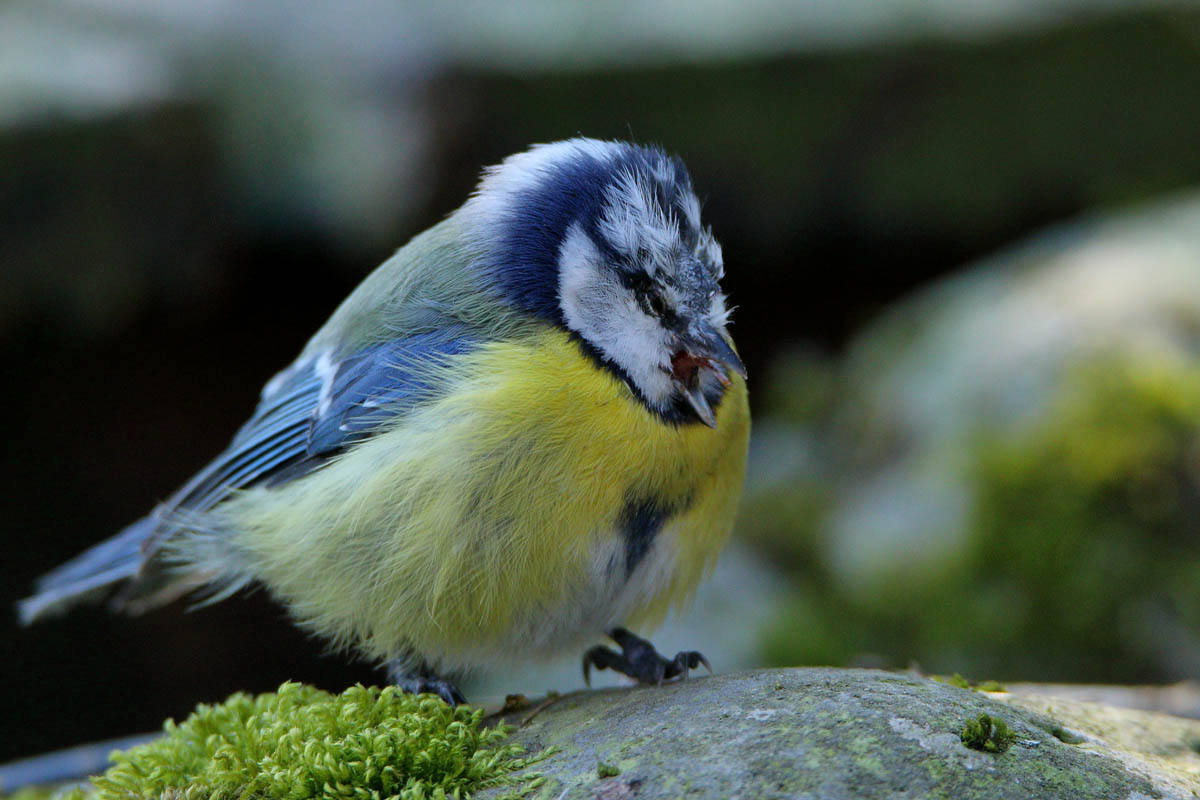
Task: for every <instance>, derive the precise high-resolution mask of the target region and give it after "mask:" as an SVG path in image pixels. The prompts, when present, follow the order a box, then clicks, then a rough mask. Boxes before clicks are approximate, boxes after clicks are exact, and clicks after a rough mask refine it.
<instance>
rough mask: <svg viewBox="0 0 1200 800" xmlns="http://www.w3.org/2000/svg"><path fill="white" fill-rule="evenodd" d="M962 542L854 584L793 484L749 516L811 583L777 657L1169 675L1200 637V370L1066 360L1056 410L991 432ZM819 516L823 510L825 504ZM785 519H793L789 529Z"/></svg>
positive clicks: (980, 672) (805, 492) (777, 639)
mask: <svg viewBox="0 0 1200 800" xmlns="http://www.w3.org/2000/svg"><path fill="white" fill-rule="evenodd" d="M974 441H975V444H974V446H973V448H972V451H971V452H970V453H969V454H968V455H969V463H970V465H971V466H970V471H969V475H970V480H971V484H972V487H971V489H972V491H971V494H972V498H973V499H972V501H971V510H970V513H969V515H968V517H967V525H968V528H969V529H968V530H967V531H966V532H965V533H966V535H965V537H964V539H963V541H964V542H965V544H964V546H963V547H961V548H960V549H959V550H958V551H957V552H955V553H951V554H947V555H948V557H947V558H945V559H941V560H938V561H937V562H936V563H938V564H939V565H941V566H940V567H938V568H937V571H936V572H934V573H933V574H930V573H929V572H918V573H914V574H912V575H890V576H887V577H882V578H880V579H879V580H878V581H877V582H876V583H875V584H874V585H873V586H871V587H869V589H868V590H866V591H864V590H863V589H861V588H857V589H856V590H855V591H853V592H851V591H849V590H847V589H846V588H845V587H843V586H841V585H839V583H838V582H837V581H835V580H833V579H832V578H831V576H830V572H829V570H828V569H826V568H824V566H823V564H822V551H821V547H820V538H819V537H818V536H816V535H815V534H814V530H815V529H816V528H817V526H818V524H819V522H815V521H814V519H813V518H811V517H809V518H802V517H795V516H789V515H791V514H799V513H803V512H804V509H806V508H807V509H810V510H811V509H813V508H814V507H815V505H814V503H813V502H812V499H811V498H812V497H813V496H814V494H815V490H814V488H812V487H809V486H803V485H802V486H799V487H797V488H796V490H795V491H794V493H793V494H794V499H793V500H792V501H791V503H790V505H789V503H788V502H787V501H786V500H785V499H784V498H782V497H781V496H780V495H781V494H782V493H770V494H768V495H767V496H766V497H764V498H760V499H759V500H758V501H756V502H753V503H752V505H751V508H750V510H749V512H748V513H749V515H750V518H751V519H752V520H753V523H752V524H753V525H754V526H755V527H758V526H762V525H763V524H764V520H770V522H767V523H766V528H767V530H768V531H770V542H771V543H772V545H773V546H774V547H781V546H782V543H783V542H786V541H788V536H790V537H791V543H792V544H791V547H790V550H789V553H790V558H788V559H786V560H785V562H784V563H787V564H788V565H789V566H790V567H791V569H792V570H793V572H794V574H795V575H796V577H797V580H798V586H799V587H800V588H799V589H798V591H797V593H796V596H795V599H794V601H793V602H792V604H791V605H790V606H789V607H788V608H787V609H786V610H784V611H783V612H782V613H781V614H780V617H779V619H778V620H777V621H776V623H775V624H774V625H773V626H772V627H771V629H770V630H769V632H768V634H767V639H766V650H767V653H768V658H769V660H770V661H771V662H773V663H780V664H791V663H810V664H812V663H819V664H843V663H848V662H853V661H867V662H868V663H881V664H884V665H892V666H896V665H903V664H904V663H906V662H908V661H912V660H915V661H916V662H918V663H919V664H920V665H921V666H923V667H926V668H932V669H937V670H947V671H948V670H951V669H953V670H957V671H960V672H963V673H964V674H967V675H971V676H975V677H979V676H984V675H986V676H993V675H995V676H998V677H1004V678H1026V679H1037V680H1107V681H1138V680H1162V679H1164V678H1165V677H1169V675H1165V674H1164V663H1169V662H1170V655H1169V653H1168V654H1167V656H1166V658H1165V659H1164V654H1163V652H1162V651H1163V649H1164V648H1165V649H1167V650H1169V649H1170V648H1172V647H1176V646H1178V647H1181V648H1185V647H1187V646H1188V644H1187V643H1188V641H1189V640H1188V638H1187V634H1186V631H1188V630H1192V631H1194V630H1197V629H1200V596H1198V595H1197V593H1196V591H1195V587H1196V586H1198V585H1200V529H1198V528H1197V524H1196V519H1197V513H1198V511H1200V367H1196V366H1194V365H1192V364H1188V363H1185V362H1183V361H1180V360H1173V361H1171V360H1166V359H1163V358H1161V357H1160V358H1147V357H1145V356H1139V355H1134V354H1108V355H1104V356H1098V357H1094V358H1089V359H1087V360H1086V361H1083V362H1081V363H1079V364H1077V365H1075V366H1073V367H1071V368H1069V370H1068V371H1067V373H1066V374H1065V375H1064V378H1063V380H1062V382H1061V384H1060V386H1059V388H1058V390H1057V393H1056V395H1055V396H1054V397H1053V399H1052V400H1051V402H1050V403H1049V404H1048V407H1047V408H1046V409H1045V413H1044V414H1042V415H1041V416H1040V417H1039V418H1038V419H1037V420H1036V421H1035V422H1032V423H1029V424H1027V425H1024V426H1021V427H1020V428H1017V429H1015V430H1011V431H1005V432H998V431H990V430H987V429H981V430H979V431H978V432H977V435H976V436H975V437H974ZM818 516H819V514H818ZM789 526H790V527H789Z"/></svg>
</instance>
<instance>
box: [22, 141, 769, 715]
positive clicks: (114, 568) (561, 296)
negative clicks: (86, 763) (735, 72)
mask: <svg viewBox="0 0 1200 800" xmlns="http://www.w3.org/2000/svg"><path fill="white" fill-rule="evenodd" d="M723 273H724V268H723V265H722V257H721V249H720V246H719V245H718V244H717V242H716V241H715V240H714V238H713V235H712V232H711V230H710V229H709V228H708V227H706V226H704V225H703V224H702V222H701V217H700V203H699V202H698V201H697V198H696V194H695V192H694V191H693V189H692V184H691V178H690V177H689V175H688V173H687V171H686V168H685V167H684V165H683V163H682V162H681V161H680V160H679V159H678V158H675V157H671V156H668V155H666V154H665V153H663V152H662V151H661V150H659V149H656V148H648V147H642V146H638V145H633V144H628V143H624V142H609V141H597V140H593V139H584V138H577V139H572V140H569V141H563V142H557V143H554V144H545V145H538V146H535V147H533V148H531V149H530V150H528V151H527V152H524V153H520V154H517V155H514V156H512V157H510V158H508V159H507V160H505V161H504V162H503V163H501V164H500V165H498V166H496V167H492V168H490V169H487V170H485V171H484V173H483V176H482V178H481V180H480V182H479V184H478V186H477V188H476V190H475V192H474V193H473V194H472V195H471V197H470V198H469V199H468V200H467V202H466V203H465V204H464V205H463V206H462V207H461V208H459V209H458V210H457V211H455V212H454V213H452V214H451V215H449V216H448V217H447V218H446V219H445V220H444V221H442V222H440V223H439V224H437V225H435V226H434V227H432V228H430V229H429V230H427V231H425V232H424V233H421V234H420V235H418V236H416V237H415V238H414V239H413V240H412V241H410V242H409V243H408V244H407V245H405V246H404V247H403V248H401V249H400V250H399V251H398V252H396V254H395V255H393V256H392V257H391V258H389V259H388V260H387V261H385V262H384V263H383V264H382V265H381V266H380V267H379V268H378V269H376V270H375V271H374V272H373V273H372V274H371V275H369V276H368V277H367V278H366V279H365V280H364V281H363V282H362V284H361V285H359V286H358V287H357V288H356V289H355V290H354V291H353V292H352V293H351V294H350V296H349V297H348V298H346V300H345V301H344V302H343V303H342V304H341V305H340V306H339V307H338V308H337V310H336V311H335V312H334V313H333V316H332V317H330V319H329V321H328V322H326V324H325V325H324V327H322V328H321V329H320V330H319V331H317V333H316V335H315V336H313V337H312V339H311V340H310V341H309V342H308V344H307V345H306V346H305V347H304V349H303V351H302V352H301V353H300V355H299V357H298V358H297V359H296V360H295V361H294V362H293V363H292V364H291V365H290V366H288V367H286V368H285V369H284V370H283V371H282V372H280V373H279V374H277V375H275V377H273V378H272V379H271V380H270V381H269V382H268V383H267V384H266V386H265V387H264V389H263V390H262V394H261V398H260V400H259V403H258V407H257V408H256V409H255V411H254V414H253V415H252V416H251V417H250V419H249V421H248V422H246V423H245V425H243V426H242V428H241V429H240V430H239V431H238V432H237V434H236V435H235V436H234V437H233V441H232V442H231V443H230V445H229V447H228V448H226V449H225V451H224V452H222V453H221V454H220V455H218V456H217V457H216V459H215V460H214V461H212V463H210V464H209V465H208V466H206V467H205V468H204V469H202V470H201V471H200V472H199V473H198V474H197V475H196V476H195V477H193V478H192V479H191V480H189V481H188V482H187V483H186V484H185V485H184V486H183V487H182V488H180V489H179V490H178V491H177V492H176V493H175V494H174V495H173V496H171V497H170V498H169V499H168V500H167V501H166V502H164V503H162V504H161V505H159V506H158V507H157V508H155V509H154V511H153V512H151V513H150V514H149V515H148V516H147V517H145V518H143V519H141V520H138V521H137V522H135V523H133V524H132V525H130V526H129V527H128V528H126V529H125V530H123V531H122V532H120V533H119V534H117V535H116V536H115V537H113V538H111V539H109V540H107V541H105V542H102V543H100V544H98V545H96V546H95V547H93V548H91V549H90V550H87V551H86V552H84V553H82V554H81V555H79V556H77V557H76V558H75V559H74V560H72V561H70V562H68V563H66V564H64V565H62V566H60V567H59V568H57V569H55V570H54V571H52V572H50V573H49V574H47V575H45V576H44V577H42V578H41V579H40V580H39V581H38V583H37V587H36V593H35V594H34V595H33V596H32V597H29V598H27V599H25V600H23V601H22V602H21V604H20V608H19V611H20V617H21V619H22V621H23V622H25V623H29V622H32V621H34V620H37V619H39V618H42V617H45V616H47V615H50V614H52V613H54V612H57V611H60V610H62V609H64V608H66V607H68V606H70V605H72V604H73V603H76V602H78V601H81V600H84V599H94V598H96V597H97V596H98V595H109V596H111V599H112V603H113V605H114V607H115V608H117V609H119V610H123V611H126V612H130V613H137V612H139V611H142V610H144V609H147V608H150V607H153V606H156V605H159V604H162V603H165V602H167V601H169V600H172V599H174V598H177V597H179V596H182V595H184V594H187V593H189V592H193V591H196V590H199V591H200V592H202V593H203V594H202V595H201V597H202V599H204V600H207V601H212V600H217V599H221V598H224V597H227V596H228V595H230V594H231V593H233V592H236V591H238V590H240V589H242V588H244V587H248V586H250V585H252V584H261V585H262V586H265V587H266V588H267V589H268V591H269V592H270V594H271V595H272V596H274V597H275V598H276V599H278V600H279V601H280V602H281V603H282V604H283V605H285V606H286V607H287V608H288V609H289V611H290V613H291V615H292V616H293V617H294V618H295V620H296V621H297V623H298V624H299V625H301V626H302V627H303V628H305V629H307V630H309V631H311V632H312V633H314V634H316V635H318V636H320V637H324V638H326V639H328V640H329V641H331V642H332V643H333V644H334V645H336V646H338V647H341V648H350V649H355V650H357V651H358V652H359V653H360V654H361V655H364V656H366V657H367V658H370V659H373V660H376V661H378V662H380V663H387V664H389V665H390V668H389V676H390V677H391V679H392V680H393V681H395V682H396V683H397V684H398V685H400V686H401V687H403V688H404V689H406V690H409V691H412V692H421V691H430V692H434V693H436V694H439V695H441V696H442V697H443V698H445V699H446V700H447V701H449V702H451V703H456V702H461V701H462V696H461V694H460V693H459V692H458V690H457V689H456V688H455V687H454V685H453V684H452V683H450V682H449V681H447V680H445V679H444V678H443V677H440V676H444V675H455V674H460V673H462V672H464V671H467V670H470V669H473V668H478V667H485V666H492V667H494V666H497V665H504V664H506V663H513V662H517V661H520V660H524V659H532V658H544V657H548V656H553V655H558V654H561V653H562V652H564V651H567V650H570V649H571V648H580V649H582V648H584V647H586V646H587V645H588V644H591V643H594V642H595V640H596V638H597V637H598V636H600V635H603V634H604V633H607V634H608V635H609V636H610V637H611V638H612V639H613V640H614V641H615V642H616V644H617V645H618V646H619V647H620V648H621V650H620V652H618V651H616V650H611V649H608V648H606V647H603V646H595V647H592V648H591V649H589V650H587V651H586V655H585V657H584V671H585V676H586V673H587V670H588V669H589V668H591V667H596V668H610V669H615V670H619V671H621V672H624V673H626V674H627V675H630V676H631V677H633V678H635V679H637V680H638V681H642V682H661V681H662V680H664V679H670V678H673V677H675V676H680V675H682V676H686V674H687V670H688V669H694V668H696V667H697V666H698V665H699V664H700V663H705V665H706V666H707V662H705V661H704V659H703V656H701V655H700V654H699V653H696V652H693V651H685V652H683V653H680V654H678V655H677V656H675V657H674V658H666V657H663V656H661V655H659V654H658V653H657V652H656V651H655V650H654V648H653V647H652V646H651V645H650V644H649V643H648V642H647V641H645V640H643V639H641V638H639V637H638V636H635V635H634V634H633V633H630V632H629V630H627V629H626V628H625V627H623V626H630V627H637V626H642V627H650V626H654V625H657V624H658V623H659V622H661V621H662V619H663V618H664V616H665V615H666V614H667V612H668V611H669V610H670V608H671V607H673V606H679V605H681V604H683V603H685V602H686V601H687V600H688V598H689V597H690V596H691V595H692V593H693V592H694V590H695V588H696V585H697V583H698V582H699V581H700V580H701V579H702V578H703V577H704V576H705V575H706V574H707V573H708V572H710V571H711V569H712V567H713V566H714V562H715V560H716V558H717V554H718V552H719V551H720V549H721V547H722V545H723V543H724V542H725V541H726V539H727V538H728V536H729V533H730V529H731V528H732V525H733V519H734V514H735V512H736V509H737V505H738V501H739V499H740V496H741V492H742V483H743V476H744V472H745V464H746V448H747V441H748V438H749V431H750V416H749V411H748V407H747V400H746V384H745V380H744V379H745V375H746V372H745V368H744V367H743V366H742V362H741V360H740V359H739V358H738V355H737V353H736V352H735V350H734V347H733V344H732V340H731V339H730V337H729V334H728V332H727V323H728V319H729V310H728V307H727V306H726V299H725V296H724V295H723V294H722V291H721V288H720V286H719V284H718V281H719V280H720V279H721V277H722V275H723Z"/></svg>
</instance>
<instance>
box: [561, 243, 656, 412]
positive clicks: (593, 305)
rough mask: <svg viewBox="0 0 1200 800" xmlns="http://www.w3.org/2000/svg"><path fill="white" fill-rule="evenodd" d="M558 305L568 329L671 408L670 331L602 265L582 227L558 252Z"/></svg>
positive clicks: (651, 400)
mask: <svg viewBox="0 0 1200 800" xmlns="http://www.w3.org/2000/svg"><path fill="white" fill-rule="evenodd" d="M558 258H559V289H558V291H559V306H560V307H561V308H562V312H563V318H564V319H565V320H566V323H567V327H568V328H570V329H571V330H573V331H575V332H576V333H578V334H579V335H580V336H582V337H583V338H584V339H585V340H587V341H588V342H589V343H590V344H591V345H592V346H593V347H595V348H596V349H598V350H599V351H600V352H601V353H602V354H604V356H605V357H606V358H608V359H609V360H610V361H612V362H613V363H614V364H616V365H617V366H619V367H620V368H621V369H622V370H624V371H625V374H626V375H628V376H629V378H630V379H631V380H632V381H633V383H634V385H635V386H636V387H637V388H638V389H639V390H640V391H641V393H642V394H643V395H644V396H645V398H646V400H647V401H648V402H649V403H650V404H651V405H653V406H656V407H657V408H659V409H664V408H666V407H667V406H668V404H669V403H670V400H671V395H672V393H673V391H674V387H673V386H672V383H671V378H670V376H669V375H668V373H667V372H666V371H665V370H666V369H668V368H669V366H670V353H669V351H668V347H667V341H666V332H665V331H664V330H663V329H662V326H660V325H659V324H658V320H656V319H654V318H653V317H651V316H649V315H647V314H646V313H645V312H643V311H642V309H641V307H640V306H639V305H638V303H637V301H636V300H635V299H634V298H633V295H632V294H630V292H629V290H628V289H626V288H625V287H624V286H622V285H621V283H620V282H619V281H618V280H616V278H615V277H614V276H612V275H610V274H608V272H607V270H606V268H605V267H604V266H603V256H602V255H601V253H600V251H599V250H598V249H597V248H596V245H595V244H594V243H593V242H592V240H591V238H590V237H589V236H588V235H587V233H585V232H584V230H583V228H582V227H581V226H580V225H579V224H578V223H575V224H573V225H572V226H571V227H570V229H568V231H567V236H566V238H565V239H563V243H562V247H561V248H560V249H559V257H558Z"/></svg>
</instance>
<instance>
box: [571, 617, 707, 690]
mask: <svg viewBox="0 0 1200 800" xmlns="http://www.w3.org/2000/svg"><path fill="white" fill-rule="evenodd" d="M608 637H609V638H610V639H612V640H613V641H614V642H616V643H617V644H618V645H620V647H621V652H620V653H616V652H614V651H612V650H610V649H609V648H607V647H603V646H601V645H597V646H596V647H593V648H592V649H590V650H588V651H587V652H586V653H584V654H583V680H584V682H585V683H587V685H588V686H591V685H592V674H591V673H592V667H595V668H596V669H611V670H615V671H617V672H620V673H622V674H624V675H628V676H629V677H631V678H633V679H634V680H636V681H637V682H638V683H652V684H655V685H658V684H661V683H662V682H663V681H669V680H671V679H672V678H676V677H679V678H682V679H683V680H687V676H688V670H693V669H696V668H697V667H699V666H700V665H701V664H703V665H704V668H705V669H707V670H708V671H709V673H711V672H712V667H711V666H709V663H708V659H707V658H705V657H704V656H703V655H701V654H700V653H697V652H696V651H695V650H683V651H680V652H678V653H676V654H675V657H674V658H672V659H667V658H664V657H663V656H661V655H659V653H658V651H657V650H655V649H654V645H652V644H650V643H649V642H647V641H646V640H645V639H642V638H641V637H639V636H634V635H633V634H632V633H630V632H629V631H627V630H625V629H624V628H613V629H612V630H610V631H609V632H608Z"/></svg>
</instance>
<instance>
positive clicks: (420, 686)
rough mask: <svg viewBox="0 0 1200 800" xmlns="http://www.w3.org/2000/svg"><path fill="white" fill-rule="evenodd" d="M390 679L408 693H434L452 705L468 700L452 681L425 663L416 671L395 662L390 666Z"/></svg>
mask: <svg viewBox="0 0 1200 800" xmlns="http://www.w3.org/2000/svg"><path fill="white" fill-rule="evenodd" d="M388 680H389V681H391V682H392V683H393V684H395V685H396V686H399V687H400V690H401V691H403V692H405V693H407V694H434V695H437V696H438V697H440V698H442V699H443V700H445V701H446V703H448V704H449V705H450V706H451V707H453V706H457V705H459V704H461V703H465V702H467V699H466V698H465V697H463V695H462V692H460V691H459V690H458V687H457V686H455V685H454V684H453V683H451V682H450V681H448V680H446V679H445V678H439V677H438V676H437V675H434V674H433V671H432V670H431V669H429V668H428V667H427V666H425V665H424V664H422V665H421V668H420V669H419V670H417V671H416V672H410V671H405V670H404V669H403V668H398V667H397V665H395V664H393V665H392V666H391V667H389V668H388Z"/></svg>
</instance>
